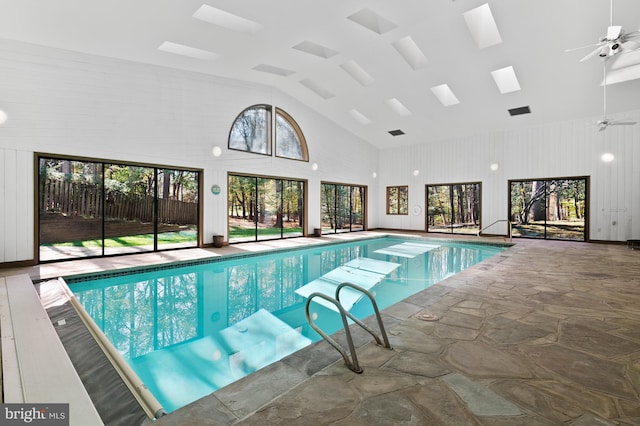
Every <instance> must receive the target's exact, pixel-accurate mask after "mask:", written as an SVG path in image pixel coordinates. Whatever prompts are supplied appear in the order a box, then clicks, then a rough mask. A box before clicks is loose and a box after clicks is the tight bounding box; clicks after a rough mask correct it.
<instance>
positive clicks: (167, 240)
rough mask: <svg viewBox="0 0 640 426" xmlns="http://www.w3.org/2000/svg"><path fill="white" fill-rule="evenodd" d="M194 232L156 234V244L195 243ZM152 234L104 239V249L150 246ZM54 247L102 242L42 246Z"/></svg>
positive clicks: (100, 243) (195, 235)
mask: <svg viewBox="0 0 640 426" xmlns="http://www.w3.org/2000/svg"><path fill="white" fill-rule="evenodd" d="M197 240H198V238H197V234H196V231H180V232H164V233H161V234H158V244H177V243H188V242H194V243H195V242H196V241H197ZM152 245H153V234H140V235H127V236H123V237H114V238H105V240H104V246H105V247H110V248H113V247H137V246H152ZM43 246H54V247H102V240H101V239H95V240H84V241H68V242H64V243H53V244H43Z"/></svg>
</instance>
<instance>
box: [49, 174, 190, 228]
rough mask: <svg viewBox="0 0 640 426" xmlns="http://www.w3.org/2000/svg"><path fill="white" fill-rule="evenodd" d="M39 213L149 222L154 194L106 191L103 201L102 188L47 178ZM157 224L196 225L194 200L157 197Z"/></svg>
mask: <svg viewBox="0 0 640 426" xmlns="http://www.w3.org/2000/svg"><path fill="white" fill-rule="evenodd" d="M40 185H41V186H40V194H39V196H40V200H39V204H40V206H39V208H40V211H41V212H49V213H60V214H63V215H65V216H80V217H83V218H85V219H90V218H99V217H102V215H103V214H102V211H103V204H104V217H105V219H107V220H123V221H139V222H145V223H153V221H154V197H153V196H150V195H147V196H138V195H131V194H126V193H123V192H120V191H107V192H105V195H106V202H104V203H103V191H102V188H100V187H97V186H94V185H87V184H82V183H77V182H70V181H64V180H54V179H48V180H47V181H45V182H42V183H41V184H40ZM158 223H159V224H177V225H197V223H198V203H197V202H185V201H179V200H172V199H166V198H158Z"/></svg>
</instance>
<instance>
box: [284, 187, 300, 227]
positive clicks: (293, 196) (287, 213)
mask: <svg viewBox="0 0 640 426" xmlns="http://www.w3.org/2000/svg"><path fill="white" fill-rule="evenodd" d="M282 201H283V203H282V228H283V234H282V236H283V237H285V238H287V237H300V236H302V235H303V232H302V230H303V228H304V223H303V219H304V183H303V182H300V181H293V180H285V181H283V182H282Z"/></svg>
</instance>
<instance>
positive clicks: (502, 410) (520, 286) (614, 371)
mask: <svg viewBox="0 0 640 426" xmlns="http://www.w3.org/2000/svg"><path fill="white" fill-rule="evenodd" d="M639 287H640V251H638V250H630V249H628V248H627V247H626V246H624V245H605V244H593V243H576V242H564V241H537V240H516V245H515V246H513V247H512V248H510V249H508V250H507V251H506V252H504V253H502V254H499V255H496V256H494V257H493V258H491V259H489V260H487V261H485V262H482V263H481V264H478V265H476V266H474V267H472V268H470V269H468V270H466V271H464V272H462V273H460V274H458V275H456V276H454V277H452V278H449V279H447V280H445V281H444V282H442V283H439V284H436V285H434V286H432V287H431V288H429V289H427V290H424V291H422V292H421V293H419V294H416V295H414V296H412V297H410V298H408V299H406V300H405V301H403V302H401V303H398V304H396V305H394V306H392V307H390V308H388V309H386V310H384V311H383V319H384V323H385V326H386V328H387V331H388V334H389V338H390V341H391V344H392V346H393V350H387V349H384V348H382V347H379V346H377V345H376V344H375V342H373V340H372V338H371V336H370V335H368V334H367V333H364V332H362V331H361V329H359V328H358V329H355V328H354V327H353V326H352V329H353V331H354V336H355V340H356V344H357V345H358V349H357V355H358V359H359V361H360V364H361V366H363V368H364V372H363V373H362V374H355V373H353V372H352V371H350V370H349V369H348V368H347V367H346V366H345V363H344V361H343V360H342V358H341V357H340V356H339V354H338V353H337V352H336V351H335V350H334V349H333V348H331V347H330V346H329V345H328V344H327V343H326V342H319V343H317V344H315V345H313V346H311V347H308V348H305V349H304V350H302V351H300V352H298V353H296V354H293V355H292V356H289V357H288V358H285V359H284V360H282V361H280V362H278V363H276V364H273V365H271V366H269V367H267V368H265V369H263V370H261V371H260V372H258V373H257V374H253V375H251V376H249V377H247V378H245V379H243V380H241V381H239V382H236V383H233V384H231V385H229V386H227V387H225V388H223V389H220V390H219V391H217V392H215V393H214V394H212V395H210V396H208V397H205V398H203V399H201V400H199V401H196V402H194V403H193V404H191V405H188V406H187V407H184V408H182V409H180V410H177V411H175V412H173V413H170V414H168V415H166V416H164V417H162V418H161V419H160V420H158V421H156V422H155V423H156V424H157V425H158V426H164V425H196V424H197V425H209V424H211V425H231V424H234V425H349V426H354V425H618V424H621V425H638V424H640V397H639V392H640V288H639ZM420 313H429V314H433V315H435V316H437V317H438V319H437V320H436V321H424V320H420V319H418V318H417V317H416V314H420ZM370 324H372V326H373V324H375V323H374V322H370ZM373 327H374V329H375V326H373Z"/></svg>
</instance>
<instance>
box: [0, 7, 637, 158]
mask: <svg viewBox="0 0 640 426" xmlns="http://www.w3.org/2000/svg"><path fill="white" fill-rule="evenodd" d="M203 5H204V6H203ZM488 12H489V13H488ZM613 12H614V19H613V23H614V25H621V26H622V27H623V30H624V31H626V32H631V31H637V30H638V29H640V1H638V0H614V10H613ZM483 15H488V17H489V21H488V23H487V21H482V20H481V21H477V20H476V19H477V18H481V17H482V16H483ZM609 15H610V0H528V1H524V0H492V1H489V0H395V1H391V0H387V1H384V0H325V1H311V0H274V1H264V0H206V1H205V0H108V1H96V0H55V1H42V0H19V1H17V0H0V38H6V39H12V40H18V41H25V42H29V43H35V44H40V45H45V46H52V47H57V48H63V49H68V50H73V51H79V52H86V53H91V54H96V55H102V56H107V57H114V58H121V59H126V60H131V61H137V62H143V63H149V64H155V65H160V66H166V67H172V68H179V69H184V70H190V71H197V72H201V73H207V74H212V75H218V76H223V77H230V78H234V79H241V80H247V81H252V82H259V83H264V84H267V85H270V86H275V87H277V88H279V89H280V90H282V91H283V92H285V93H287V94H289V95H291V96H293V97H295V98H296V99H298V100H300V101H301V102H303V103H304V104H306V105H308V106H309V107H310V108H312V109H314V110H316V111H318V112H319V113H320V114H322V115H324V116H326V117H328V118H329V119H331V120H332V121H334V122H336V123H337V124H339V125H340V126H342V127H344V128H346V129H347V130H349V131H351V132H352V133H354V134H356V135H358V136H360V137H362V138H363V139H365V140H367V141H369V142H370V143H372V144H373V145H375V146H377V147H381V148H384V147H392V146H398V145H406V144H417V143H424V142H430V141H438V140H445V139H449V138H454V137H461V136H465V135H471V134H477V133H485V132H493V131H500V130H508V129H512V128H519V127H523V126H530V125H537V124H543V123H549V122H556V121H564V120H572V119H578V118H588V117H593V119H594V120H597V119H598V118H601V116H602V114H603V90H602V87H601V86H600V83H601V82H602V77H603V65H604V63H603V62H602V61H600V60H599V58H597V57H594V58H592V59H589V60H587V61H584V62H579V60H580V59H581V58H582V57H584V56H585V55H586V54H587V53H589V52H590V51H591V50H593V48H591V49H589V48H585V49H582V50H577V51H573V52H565V50H566V49H568V48H573V47H580V46H585V45H589V44H593V43H597V42H598V40H599V38H600V37H603V36H605V35H606V33H607V27H608V26H609V24H610V16H609ZM208 21H212V22H213V23H212V22H208ZM492 23H495V28H496V29H497V31H498V32H497V34H495V33H493V34H492V33H490V32H488V29H490V27H491V24H492ZM232 26H233V29H231V28H230V27H232ZM474 30H477V31H479V34H476V37H477V38H475V37H474V35H473V31H474ZM639 42H640V39H639ZM161 46H162V47H161ZM181 46H186V54H187V55H190V56H184V55H183V54H179V53H176V52H180V50H178V51H176V49H181V48H182V47H181ZM639 46H640V43H639ZM160 47H161V49H159V48H160ZM183 53H184V52H183ZM606 64H607V66H608V67H610V69H609V71H608V75H609V77H610V78H611V80H612V81H613V80H614V79H615V80H616V81H618V82H616V83H615V84H609V85H608V87H607V110H608V113H610V115H614V116H615V115H616V113H617V112H620V111H629V110H635V109H640V50H638V51H634V52H631V53H625V54H618V55H616V56H614V57H612V58H611V59H610V60H608V61H607V62H606ZM505 75H506V76H509V75H511V76H515V77H516V78H517V81H515V82H509V81H507V86H506V88H502V89H500V88H499V87H498V85H497V80H498V79H499V77H500V76H505ZM0 78H1V76H0ZM440 93H443V94H444V95H445V98H444V99H443V100H439V99H438V97H437V96H436V95H437V94H440ZM525 106H528V107H529V108H530V111H531V113H530V114H525V115H517V116H511V115H510V114H509V112H508V110H509V109H515V108H520V107H525ZM592 127H593V129H592V130H593V131H594V132H595V131H597V127H596V126H592ZM394 130H402V132H404V134H403V135H401V136H395V137H394V136H392V135H390V134H389V131H394Z"/></svg>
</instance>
